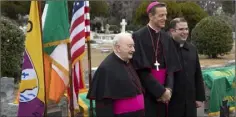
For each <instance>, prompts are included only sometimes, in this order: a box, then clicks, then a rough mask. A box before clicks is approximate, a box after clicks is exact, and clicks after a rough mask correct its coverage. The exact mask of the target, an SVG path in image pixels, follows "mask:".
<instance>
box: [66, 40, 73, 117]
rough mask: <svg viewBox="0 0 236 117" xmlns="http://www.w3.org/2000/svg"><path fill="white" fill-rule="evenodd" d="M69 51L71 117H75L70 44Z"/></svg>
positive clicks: (68, 44)
mask: <svg viewBox="0 0 236 117" xmlns="http://www.w3.org/2000/svg"><path fill="white" fill-rule="evenodd" d="M67 51H68V60H69V80H70V82H69V83H70V91H69V92H70V93H69V94H70V95H69V97H70V115H71V117H74V104H73V101H74V100H73V80H72V70H71V69H72V65H71V64H72V62H71V51H70V43H67Z"/></svg>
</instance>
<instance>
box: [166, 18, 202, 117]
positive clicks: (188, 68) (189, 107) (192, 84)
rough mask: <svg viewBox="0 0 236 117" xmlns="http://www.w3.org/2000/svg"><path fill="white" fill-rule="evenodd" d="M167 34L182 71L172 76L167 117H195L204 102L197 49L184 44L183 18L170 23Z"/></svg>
mask: <svg viewBox="0 0 236 117" xmlns="http://www.w3.org/2000/svg"><path fill="white" fill-rule="evenodd" d="M169 28H170V29H169V32H170V34H171V36H172V37H173V41H174V43H175V46H176V50H177V53H178V55H179V58H180V63H181V65H182V70H181V71H178V72H176V73H175V74H174V76H175V79H174V80H175V81H174V82H175V84H174V90H173V95H172V98H171V100H170V102H169V111H168V115H169V117H197V108H199V107H201V106H203V101H205V91H204V83H203V78H202V72H201V66H200V62H199V58H198V53H197V48H196V47H195V46H194V45H193V44H191V43H189V42H186V40H187V38H188V35H189V29H188V23H187V21H186V20H185V19H184V18H175V19H173V20H172V21H171V22H170V27H169Z"/></svg>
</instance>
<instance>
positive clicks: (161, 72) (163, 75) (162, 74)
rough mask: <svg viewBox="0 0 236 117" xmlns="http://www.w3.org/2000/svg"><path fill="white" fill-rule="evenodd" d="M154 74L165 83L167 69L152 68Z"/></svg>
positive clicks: (161, 82)
mask: <svg viewBox="0 0 236 117" xmlns="http://www.w3.org/2000/svg"><path fill="white" fill-rule="evenodd" d="M152 75H153V76H154V77H155V78H156V80H158V81H159V82H160V84H162V85H164V84H165V80H166V69H159V71H157V70H156V69H152Z"/></svg>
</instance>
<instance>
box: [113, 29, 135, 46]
mask: <svg viewBox="0 0 236 117" xmlns="http://www.w3.org/2000/svg"><path fill="white" fill-rule="evenodd" d="M124 37H131V38H132V34H130V33H126V32H122V33H119V34H116V35H115V37H114V39H113V47H115V45H117V44H118V42H119V41H120V39H121V38H124Z"/></svg>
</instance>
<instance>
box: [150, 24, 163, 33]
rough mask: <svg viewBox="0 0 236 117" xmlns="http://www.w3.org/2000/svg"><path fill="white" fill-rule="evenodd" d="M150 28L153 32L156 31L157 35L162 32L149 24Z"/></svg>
mask: <svg viewBox="0 0 236 117" xmlns="http://www.w3.org/2000/svg"><path fill="white" fill-rule="evenodd" d="M148 26H149V27H150V28H151V29H152V30H154V31H155V33H158V32H159V31H160V29H159V30H156V29H155V28H153V27H152V26H151V25H150V24H149V23H148Z"/></svg>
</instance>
